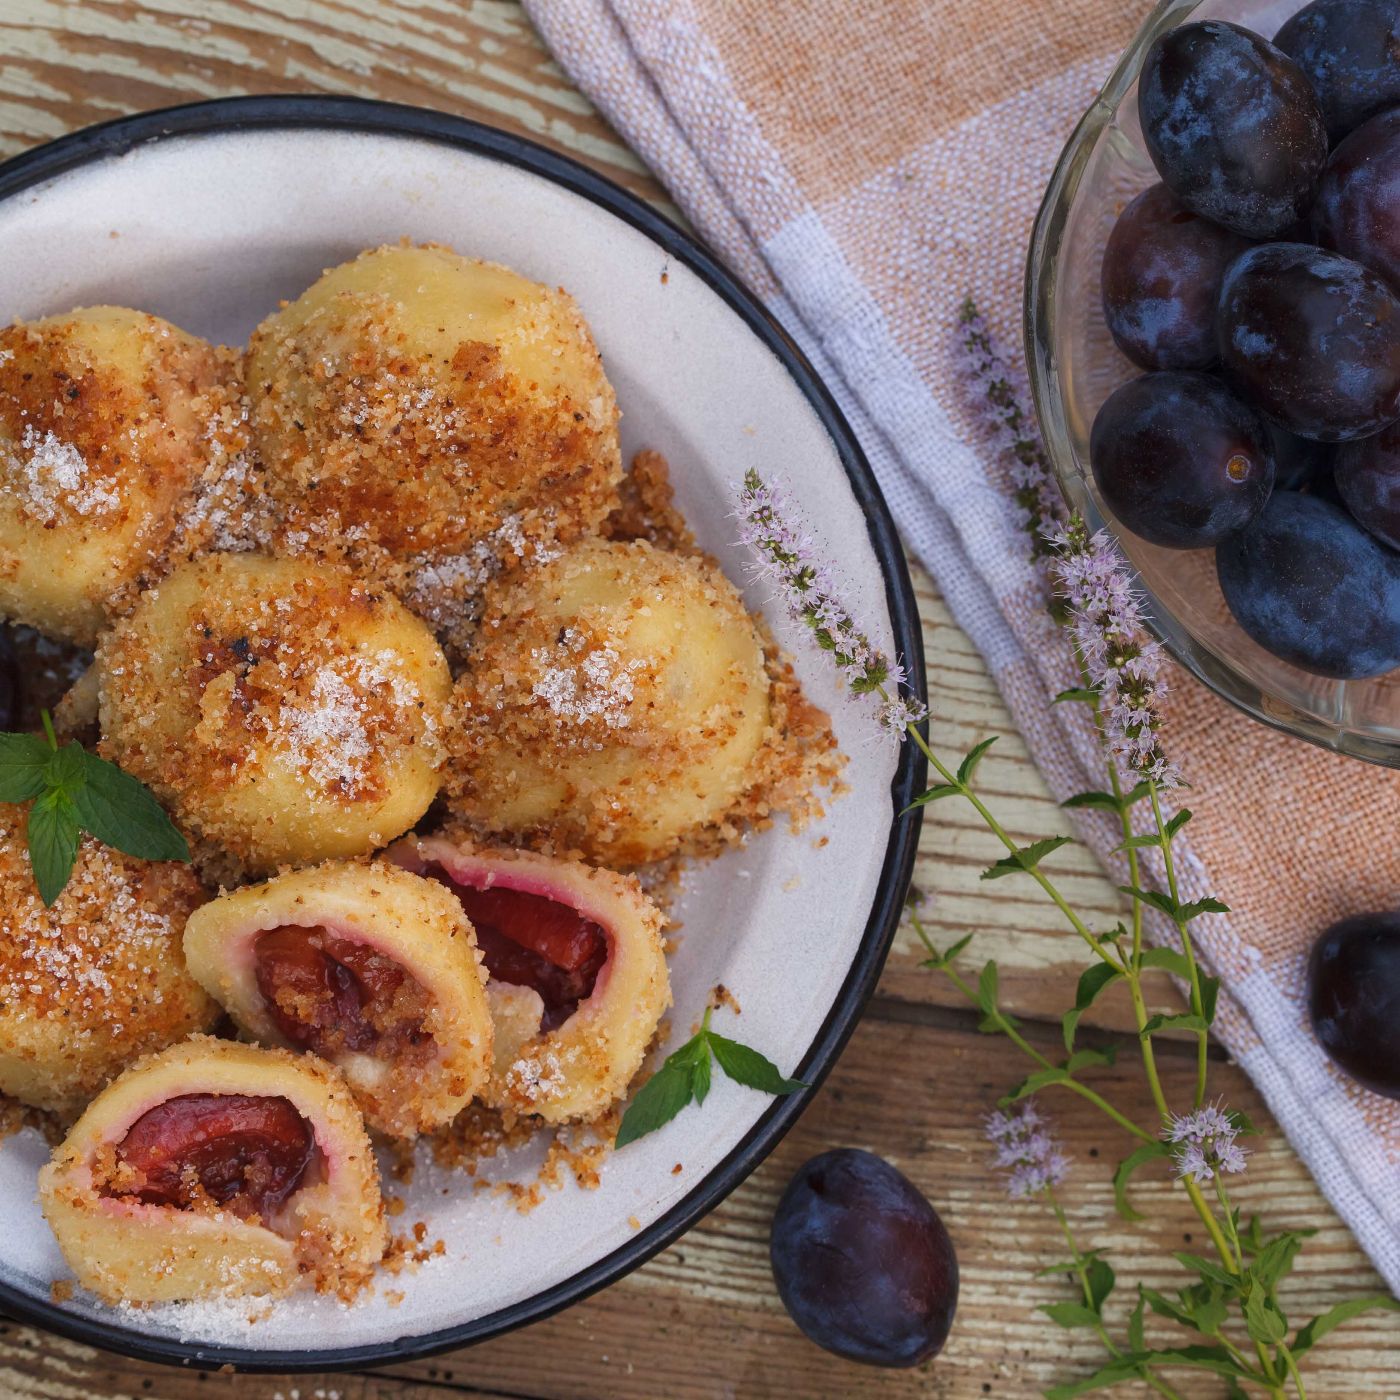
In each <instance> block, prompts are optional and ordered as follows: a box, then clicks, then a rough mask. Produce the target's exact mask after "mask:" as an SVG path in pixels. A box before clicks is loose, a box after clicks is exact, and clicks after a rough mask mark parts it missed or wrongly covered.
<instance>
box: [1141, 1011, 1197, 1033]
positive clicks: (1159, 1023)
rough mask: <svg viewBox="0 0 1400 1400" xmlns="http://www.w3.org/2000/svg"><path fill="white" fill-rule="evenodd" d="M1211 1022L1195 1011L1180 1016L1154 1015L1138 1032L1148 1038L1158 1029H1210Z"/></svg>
mask: <svg viewBox="0 0 1400 1400" xmlns="http://www.w3.org/2000/svg"><path fill="white" fill-rule="evenodd" d="M1209 1029H1210V1026H1209V1024H1208V1023H1207V1022H1206V1021H1205V1019H1204V1018H1203V1017H1201V1016H1197V1015H1195V1013H1194V1012H1185V1013H1183V1014H1182V1015H1180V1016H1152V1017H1149V1018H1148V1021H1147V1024H1146V1025H1145V1026H1143V1028H1142V1029H1141V1030H1140V1031H1139V1032H1138V1035H1139V1036H1140V1037H1141V1038H1142V1039H1143V1040H1146V1039H1147V1037H1148V1036H1150V1035H1156V1034H1157V1032H1158V1031H1208V1030H1209Z"/></svg>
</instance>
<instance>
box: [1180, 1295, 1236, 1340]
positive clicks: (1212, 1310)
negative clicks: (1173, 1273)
mask: <svg viewBox="0 0 1400 1400" xmlns="http://www.w3.org/2000/svg"><path fill="white" fill-rule="evenodd" d="M1179 1296H1180V1298H1181V1307H1182V1311H1183V1312H1185V1314H1186V1316H1187V1318H1188V1319H1189V1320H1190V1325H1191V1326H1192V1327H1194V1328H1195V1329H1196V1331H1198V1332H1200V1333H1201V1334H1202V1335H1204V1336H1207V1337H1213V1336H1215V1334H1216V1333H1217V1332H1218V1331H1220V1329H1221V1328H1222V1327H1223V1326H1224V1325H1225V1319H1226V1317H1228V1316H1229V1312H1230V1310H1229V1308H1228V1306H1227V1305H1226V1302H1225V1293H1224V1291H1223V1289H1222V1288H1221V1287H1220V1285H1219V1284H1217V1283H1198V1284H1194V1285H1193V1286H1192V1287H1190V1288H1183V1289H1182V1290H1181V1293H1180V1295H1179Z"/></svg>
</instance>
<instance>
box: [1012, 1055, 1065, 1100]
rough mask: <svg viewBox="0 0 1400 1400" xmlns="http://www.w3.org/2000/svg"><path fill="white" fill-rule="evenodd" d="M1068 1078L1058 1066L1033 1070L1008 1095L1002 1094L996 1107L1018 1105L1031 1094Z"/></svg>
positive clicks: (1061, 1082)
mask: <svg viewBox="0 0 1400 1400" xmlns="http://www.w3.org/2000/svg"><path fill="white" fill-rule="evenodd" d="M1069 1078H1070V1075H1069V1073H1068V1072H1067V1071H1066V1070H1064V1069H1061V1068H1060V1066H1059V1065H1051V1066H1050V1067H1049V1068H1048V1069H1038V1070H1035V1071H1034V1072H1033V1073H1031V1074H1028V1075H1027V1076H1026V1077H1025V1078H1024V1079H1023V1080H1022V1081H1021V1082H1020V1083H1019V1084H1018V1085H1017V1086H1016V1087H1015V1088H1014V1089H1013V1090H1012V1091H1011V1092H1010V1093H1009V1094H1003V1095H1002V1096H1001V1098H999V1099H998V1100H997V1106H998V1107H1000V1108H1008V1107H1009V1106H1010V1105H1011V1104H1013V1103H1019V1102H1020V1100H1022V1099H1027V1098H1029V1097H1030V1096H1031V1095H1032V1094H1038V1093H1039V1092H1040V1091H1041V1090H1042V1089H1048V1088H1049V1087H1050V1085H1052V1084H1063V1083H1065V1082H1066V1081H1067V1080H1068V1079H1069Z"/></svg>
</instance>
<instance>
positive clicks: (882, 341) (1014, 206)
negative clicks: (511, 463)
mask: <svg viewBox="0 0 1400 1400" xmlns="http://www.w3.org/2000/svg"><path fill="white" fill-rule="evenodd" d="M525 2H526V7H527V9H528V10H529V12H530V15H531V18H532V19H533V20H534V22H535V24H536V25H537V26H538V28H539V30H540V31H541V33H542V34H543V36H544V38H545V40H546V42H547V43H548V44H549V45H550V46H551V48H552V49H553V52H554V54H555V55H556V57H557V58H558V59H559V61H560V62H561V63H562V64H563V65H564V67H565V68H566V69H568V71H569V72H570V74H571V75H572V76H573V77H574V79H575V80H576V81H577V82H578V84H579V86H580V87H581V88H582V89H583V90H584V92H586V93H587V94H588V96H589V97H590V98H591V99H592V100H593V101H594V103H595V104H596V105H597V106H598V107H599V108H600V109H601V111H602V112H603V113H604V114H605V115H606V116H607V117H608V119H609V120H610V121H611V122H612V123H613V125H614V126H615V127H616V128H617V130H618V131H619V132H620V133H621V134H622V135H623V137H624V138H625V139H626V140H628V141H629V142H630V143H631V145H632V146H633V147H634V149H636V151H637V152H638V153H639V154H640V156H641V157H642V158H643V159H644V160H645V161H646V162H647V163H648V164H649V165H650V167H651V168H652V169H653V170H654V171H655V172H656V174H657V175H658V176H659V177H660V179H661V180H662V181H664V182H665V184H666V185H667V187H668V188H669V190H670V192H671V194H672V195H673V197H674V198H675V200H676V201H677V203H678V204H679V205H680V207H681V208H683V209H684V210H685V212H686V214H687V216H688V217H689V218H690V219H691V221H692V222H693V223H694V225H695V226H696V228H698V229H699V231H700V233H701V234H702V236H703V237H704V238H705V239H706V240H707V241H708V242H709V244H710V245H711V246H712V247H713V248H715V249H716V250H717V251H718V252H719V254H720V255H721V256H722V257H724V258H725V259H726V260H727V261H728V262H729V264H730V265H731V266H732V267H733V268H734V269H735V271H736V272H737V273H738V274H739V276H740V277H741V278H743V280H745V281H746V282H747V283H748V285H749V286H750V287H751V288H752V289H753V290H754V291H756V292H757V293H758V294H759V295H760V296H762V297H763V298H765V299H766V301H767V303H768V305H769V307H770V309H771V310H772V311H773V313H774V314H775V315H776V316H777V317H778V319H779V320H781V321H782V322H783V323H784V324H785V326H786V327H787V329H788V330H789V331H790V333H791V334H792V335H793V336H794V337H795V338H796V339H797V340H798V341H799V342H800V343H801V344H802V346H803V347H804V349H805V350H806V352H807V354H808V355H809V356H810V358H811V359H812V361H813V362H814V364H815V365H816V368H817V370H818V372H819V373H821V374H822V375H823V376H824V378H825V379H826V381H827V383H828V385H829V386H830V387H831V388H832V389H833V391H834V392H835V394H836V396H837V398H838V400H839V401H840V403H841V406H842V408H843V409H844V411H845V413H846V415H847V417H848V418H849V420H850V422H851V424H852V426H853V427H854V428H855V430H856V432H857V434H858V435H859V437H860V439H861V442H862V443H863V445H864V447H865V450H866V453H867V455H868V456H869V458H870V461H871V463H872V464H873V466H874V468H875V471H876V473H877V475H878V477H879V479H880V483H881V486H882V487H883V489H884V492H885V496H886V498H887V500H888V501H889V503H890V506H891V508H892V510H893V512H894V514H895V517H896V519H897V520H898V522H899V525H900V528H901V530H902V531H903V534H904V537H905V539H906V541H907V542H908V543H909V545H910V547H911V548H912V549H913V550H914V551H915V553H917V555H918V556H919V558H920V559H921V560H922V562H923V563H924V565H925V566H926V567H927V568H928V570H929V571H930V573H931V574H932V575H933V576H934V578H935V580H936V581H937V583H938V586H939V588H940V589H941V590H942V593H943V596H944V597H945V599H946V600H947V602H948V604H949V606H950V607H951V609H952V611H953V613H954V615H955V616H956V618H957V620H958V622H959V624H960V625H961V626H962V627H963V629H964V630H965V631H966V632H967V633H968V635H969V636H970V637H971V638H972V639H973V641H974V642H975V643H976V644H977V646H978V647H979V648H980V650H981V651H982V653H983V655H984V656H985V658H986V660H987V662H988V664H989V666H990V667H991V670H992V673H993V675H994V677H995V679H996V681H997V683H998V684H999V686H1000V688H1001V691H1002V694H1003V695H1004V696H1005V698H1006V700H1007V702H1008V704H1009V706H1010V708H1011V711H1012V714H1013V716H1014V718H1015V720H1016V723H1017V725H1018V727H1019V728H1020V730H1021V732H1022V734H1024V736H1025V738H1026V741H1027V743H1028V744H1029V745H1030V748H1031V751H1032V753H1033V754H1034V756H1035V759H1036V761H1037V763H1038V764H1039V766H1040V767H1041V769H1042V771H1043V772H1044V774H1045V776H1046V778H1047V780H1048V781H1049V783H1050V785H1051V788H1052V790H1053V791H1054V792H1055V795H1056V796H1057V797H1060V798H1063V797H1065V796H1068V795H1069V794H1070V793H1072V792H1075V791H1079V790H1081V789H1083V788H1085V787H1098V786H1099V785H1100V783H1101V779H1102V763H1101V760H1100V761H1095V754H1096V752H1097V749H1096V745H1095V742H1094V739H1093V736H1092V735H1091V734H1090V733H1089V732H1088V727H1087V720H1086V718H1085V715H1084V712H1083V707H1082V706H1076V705H1059V706H1052V705H1051V704H1050V703H1049V702H1050V697H1051V696H1052V695H1054V694H1055V693H1056V692H1058V691H1059V690H1060V689H1062V688H1064V687H1066V686H1068V685H1072V684H1074V683H1075V679H1074V675H1073V670H1072V665H1071V660H1070V657H1069V654H1068V649H1067V647H1066V644H1065V642H1064V639H1063V638H1062V637H1061V636H1060V635H1058V633H1057V630H1056V629H1055V628H1054V627H1053V626H1052V625H1051V624H1049V623H1048V622H1047V620H1046V617H1045V612H1044V607H1043V588H1042V585H1041V583H1040V581H1039V577H1038V574H1037V571H1036V568H1035V566H1034V565H1033V564H1032V562H1031V560H1030V559H1029V557H1028V550H1027V548H1026V539H1025V536H1024V534H1023V533H1022V531H1021V525H1020V523H1019V520H1018V512H1017V510H1016V508H1015V506H1014V505H1013V503H1012V502H1011V500H1010V497H1009V495H1008V491H1007V475H1006V466H1007V464H1006V460H1005V453H1004V451H1000V450H999V444H998V443H996V442H995V441H994V440H993V439H992V438H991V437H990V436H989V434H988V433H987V430H986V428H985V426H984V425H983V424H981V423H979V422H978V418H977V415H976V413H975V411H974V410H973V409H972V408H971V407H970V406H969V403H968V398H967V395H966V393H965V391H964V390H963V389H961V388H960V385H959V370H960V366H959V355H958V338H957V335H956V326H957V321H958V314H959V310H960V307H961V305H962V303H963V301H964V298H966V297H967V296H969V295H970V296H971V297H972V298H973V299H974V300H975V302H976V303H977V305H978V307H979V308H980V309H981V310H982V312H983V313H984V315H985V317H986V319H987V321H988V323H989V325H990V327H991V329H992V331H993V332H994V334H996V335H997V337H998V338H999V339H1000V341H1001V343H1002V344H1003V345H1004V346H1011V347H1015V348H1016V349H1017V350H1019V345H1020V314H1021V313H1020V300H1021V286H1022V276H1023V268H1024V259H1025V250H1026V247H1027V244H1028V242H1029V237H1030V229H1031V222H1032V220H1033V218H1034V214H1035V210H1036V207H1037V204H1038V202H1039V199H1040V196H1041V193H1042V191H1043V190H1044V187H1045V185H1046V183H1047V181H1048V180H1049V177H1050V173H1051V170H1052V168H1053V165H1054V162H1055V159H1056V156H1057V155H1058V154H1059V151H1060V148H1061V146H1062V145H1063V143H1064V141H1065V140H1066V138H1067V137H1068V135H1069V133H1070V131H1071V130H1072V128H1073V126H1074V124H1075V122H1076V121H1077V120H1078V118H1079V117H1080V115H1081V114H1082V113H1083V112H1084V110H1085V109H1086V108H1087V107H1088V106H1089V104H1090V103H1091V102H1092V100H1093V98H1094V96H1095V94H1096V92H1097V90H1098V88H1099V86H1100V85H1101V84H1102V82H1103V81H1104V80H1105V79H1106V78H1107V76H1108V74H1109V71H1110V69H1111V68H1112V66H1113V63H1114V61H1115V60H1116V58H1117V56H1118V54H1119V53H1120V52H1121V51H1122V49H1123V48H1124V47H1125V46H1126V45H1127V43H1128V42H1129V40H1130V39H1131V37H1132V34H1133V32H1134V31H1135V29H1136V27H1137V25H1138V24H1139V23H1140V22H1141V20H1142V19H1143V18H1144V17H1145V14H1146V6H1143V5H1138V4H1131V3H1130V4H1126V5H1125V4H1123V3H1122V0H1007V2H1006V3H997V4H978V5H968V4H965V3H962V0H924V2H923V3H920V4H918V5H913V4H898V3H886V4H877V5H851V4H848V3H846V0H765V3H763V4H744V3H735V0H525ZM743 465H749V464H743ZM760 465H761V464H760ZM931 670H932V683H931V687H930V689H931V695H930V697H929V698H930V701H931V703H932V704H933V705H935V706H936V705H937V703H938V693H937V667H936V660H935V665H934V666H933V667H932V668H931ZM1171 679H1172V680H1174V681H1175V682H1176V684H1175V685H1174V687H1173V692H1172V694H1171V696H1170V698H1169V702H1168V703H1169V714H1168V719H1169V730H1168V738H1169V747H1170V751H1171V753H1172V755H1173V757H1174V758H1175V759H1176V760H1177V762H1178V764H1179V766H1180V767H1181V768H1182V770H1183V771H1184V772H1185V773H1186V775H1187V776H1188V777H1189V778H1192V779H1194V783H1193V787H1192V790H1191V806H1192V809H1193V811H1194V813H1195V820H1194V821H1193V822H1192V824H1191V826H1190V827H1189V828H1188V829H1187V832H1186V833H1185V834H1184V836H1183V837H1182V838H1180V839H1179V841H1178V843H1177V845H1178V848H1179V849H1180V850H1181V852H1182V857H1181V859H1182V862H1183V864H1184V867H1185V871H1186V880H1185V883H1186V885H1187V888H1188V891H1190V892H1191V894H1192V897H1195V896H1196V895H1199V894H1201V893H1205V892H1208V891H1216V890H1218V891H1220V892H1221V893H1222V894H1224V895H1225V896H1226V898H1227V899H1228V900H1229V902H1230V903H1231V904H1232V906H1233V907H1234V909H1235V911H1236V912H1233V913H1231V914H1230V915H1228V916H1219V915H1217V916H1210V917H1208V918H1205V919H1202V920H1201V921H1200V922H1198V923H1197V924H1195V925H1193V929H1194V930H1196V931H1197V939H1198V947H1199V948H1200V950H1201V952H1202V954H1203V958H1204V961H1206V962H1207V963H1208V964H1209V966H1210V970H1211V971H1212V972H1213V973H1215V974H1217V975H1219V976H1220V977H1221V978H1222V979H1223V993H1222V1005H1221V1010H1220V1013H1219V1016H1218V1018H1217V1021H1216V1030H1217V1032H1218V1034H1219V1035H1220V1036H1221V1038H1222V1040H1223V1041H1224V1043H1225V1044H1226V1045H1227V1047H1228V1048H1229V1050H1230V1051H1231V1052H1232V1053H1233V1054H1234V1056H1235V1057H1236V1058H1237V1059H1238V1060H1239V1062H1240V1063H1241V1064H1242V1065H1244V1067H1245V1068H1246V1069H1247V1070H1248V1071H1249V1073H1250V1074H1251V1075H1252V1076H1253V1078H1254V1080H1255V1082H1256V1083H1257V1084H1258V1086H1259V1088H1260V1089H1261V1090H1262V1092H1263V1094H1264V1096H1265V1098H1266V1099H1267V1100H1268V1103H1269V1105H1270V1107H1271V1109H1272V1110H1273V1112H1274V1114H1275V1115H1276V1117H1277V1118H1278V1120H1279V1122H1280V1123H1281V1124H1282V1125H1283V1127H1284V1129H1285V1131H1286V1132H1287V1133H1288V1136H1289V1138H1290V1139H1291V1140H1292V1142H1293V1145H1294V1147H1295V1148H1296V1149H1297V1151H1298V1153H1299V1155H1300V1156H1301V1157H1302V1158H1303V1160H1304V1161H1305V1162H1306V1163H1307V1165H1308V1166H1309V1167H1310V1168H1311V1170H1312V1172H1313V1173H1314V1175H1315V1176H1316V1177H1317V1179H1318V1181H1319V1182H1320V1184H1321V1185H1322V1188H1323V1190H1324V1191H1325V1192H1326V1193H1327V1195H1328V1196H1329V1198H1330V1199H1331V1200H1332V1202H1333V1204H1334V1205H1335V1206H1336V1207H1337V1209H1338V1211H1339V1212H1340V1213H1341V1215H1342V1216H1343V1217H1344V1218H1345V1219H1346V1220H1347V1222H1348V1223H1349V1224H1350V1225H1351V1227H1352V1229H1353V1230H1354V1231H1355V1232H1356V1235H1357V1237H1358V1238H1359V1240H1360V1241H1361V1243H1362V1245H1363V1246H1364V1248H1365V1249H1366V1250H1367V1252H1368V1253H1369V1254H1370V1255H1371V1257H1372V1259H1373V1260H1374V1261H1375V1263H1376V1265H1377V1267H1378V1268H1379V1269H1380V1271H1381V1273H1382V1274H1383V1275H1384V1276H1385V1278H1386V1280H1387V1282H1388V1283H1389V1285H1390V1287H1391V1288H1392V1290H1400V1190H1397V1189H1396V1184H1397V1162H1400V1104H1396V1103H1394V1102H1391V1101H1389V1100H1386V1099H1382V1098H1379V1097H1377V1096H1375V1095H1372V1094H1369V1093H1367V1092H1365V1091H1364V1090H1361V1089H1359V1088H1358V1087H1357V1086H1356V1085H1355V1084H1354V1083H1352V1082H1350V1081H1348V1080H1346V1079H1345V1078H1344V1077H1343V1076H1341V1075H1340V1074H1338V1073H1336V1072H1335V1071H1334V1070H1333V1069H1332V1068H1331V1066H1330V1063H1329V1062H1328V1061H1327V1059H1326V1058H1325V1056H1324V1055H1323V1054H1322V1052H1321V1051H1320V1049H1319V1048H1318V1047H1317V1045H1316V1043H1315V1041H1314V1040H1313V1038H1312V1035H1311V1033H1310V1032H1309V1029H1308V1026H1307V1016H1306V1009H1305V1005H1304V1000H1303V988H1304V977H1305V960H1306V953H1307V950H1308V947H1309V945H1310V943H1311V941H1312V938H1313V937H1314V936H1315V934H1316V933H1317V931H1318V930H1320V929H1321V928H1322V927H1324V926H1325V925H1326V924H1328V923H1330V922H1331V921H1333V920H1335V919H1337V918H1341V917H1342V916H1344V915H1346V914H1349V913H1356V912H1360V911H1362V910H1366V909H1373V908H1389V907H1394V906H1395V905H1396V904H1397V898H1396V896H1397V880H1396V876H1397V874H1400V858H1392V859H1391V860H1387V859H1385V855H1386V853H1389V852H1393V851H1395V850H1396V842H1395V839H1394V832H1395V821H1394V817H1395V814H1396V812H1397V811H1400V775H1397V774H1393V773H1389V772H1386V771H1383V770H1380V769H1376V768H1371V767H1367V766H1365V765H1362V764H1360V763H1358V762H1356V761H1354V760H1350V759H1343V758H1338V757H1334V756H1332V755H1329V754H1326V753H1324V752H1322V751H1321V750H1319V749H1315V748H1313V747H1312V746H1310V745H1306V744H1304V743H1302V742H1301V741H1297V740H1292V739H1288V738H1286V737H1283V736H1281V735H1278V734H1276V733H1274V732H1272V731H1270V730H1268V729H1266V728H1264V727H1263V726H1262V725H1259V724H1256V723H1254V722H1252V721H1250V720H1248V719H1246V718H1245V717H1244V716H1242V715H1240V714H1239V713H1237V712H1236V711H1234V710H1232V709H1231V708H1230V707H1228V706H1227V705H1225V704H1224V703H1223V702H1221V701H1219V700H1217V699H1216V698H1215V697H1213V696H1212V695H1210V694H1209V693H1208V692H1207V691H1206V690H1205V689H1204V688H1203V687H1202V686H1200V685H1198V684H1196V683H1195V682H1194V681H1193V680H1191V679H1190V678H1189V677H1186V676H1184V675H1176V676H1173V677H1172V678H1171ZM1082 834H1083V835H1084V836H1085V837H1086V839H1088V840H1089V841H1090V843H1091V844H1093V845H1094V846H1095V848H1096V849H1097V851H1098V853H1099V855H1100V856H1101V858H1102V859H1103V860H1104V862H1105V865H1107V866H1110V867H1111V866H1112V863H1113V859H1114V858H1113V857H1111V856H1110V855H1109V851H1110V849H1111V847H1112V845H1113V844H1114V841H1113V837H1112V835H1111V832H1110V830H1109V828H1108V827H1107V825H1106V824H1105V825H1095V824H1094V822H1093V821H1089V822H1087V823H1085V825H1084V828H1083V832H1082ZM1378 853H1380V854H1379V855H1378Z"/></svg>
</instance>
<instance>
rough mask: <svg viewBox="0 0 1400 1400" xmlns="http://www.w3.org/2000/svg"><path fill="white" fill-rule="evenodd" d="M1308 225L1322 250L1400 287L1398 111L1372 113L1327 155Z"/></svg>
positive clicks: (1399, 149)
mask: <svg viewBox="0 0 1400 1400" xmlns="http://www.w3.org/2000/svg"><path fill="white" fill-rule="evenodd" d="M1312 225H1313V232H1314V234H1315V236H1316V238H1317V241H1318V242H1319V243H1320V244H1321V245H1322V246H1323V247H1324V248H1332V249H1335V250H1336V251H1337V252H1339V253H1342V254H1344V255H1345V256H1346V257H1349V258H1351V259H1352V260H1353V261H1354V262H1359V263H1361V264H1362V265H1363V266H1364V267H1369V268H1370V269H1371V270H1372V271H1373V272H1379V273H1380V275H1381V276H1382V277H1384V278H1385V279H1386V281H1387V282H1388V283H1389V284H1390V286H1391V287H1392V288H1393V289H1400V109H1396V110H1394V111H1390V112H1382V113H1381V114H1380V116H1378V117H1372V118H1371V120H1370V121H1368V122H1367V123H1366V124H1365V125H1364V126H1360V127H1357V129H1356V130H1355V131H1353V132H1352V133H1351V135H1350V136H1348V137H1347V138H1346V140H1345V141H1343V142H1342V144H1341V145H1340V146H1338V147H1337V149H1336V150H1335V151H1333V152H1332V154H1331V155H1330V156H1329V157H1328V160H1327V164H1326V166H1324V167H1323V171H1322V178H1321V179H1320V180H1319V181H1318V185H1317V199H1316V201H1315V202H1314V204H1313V212H1312Z"/></svg>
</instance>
